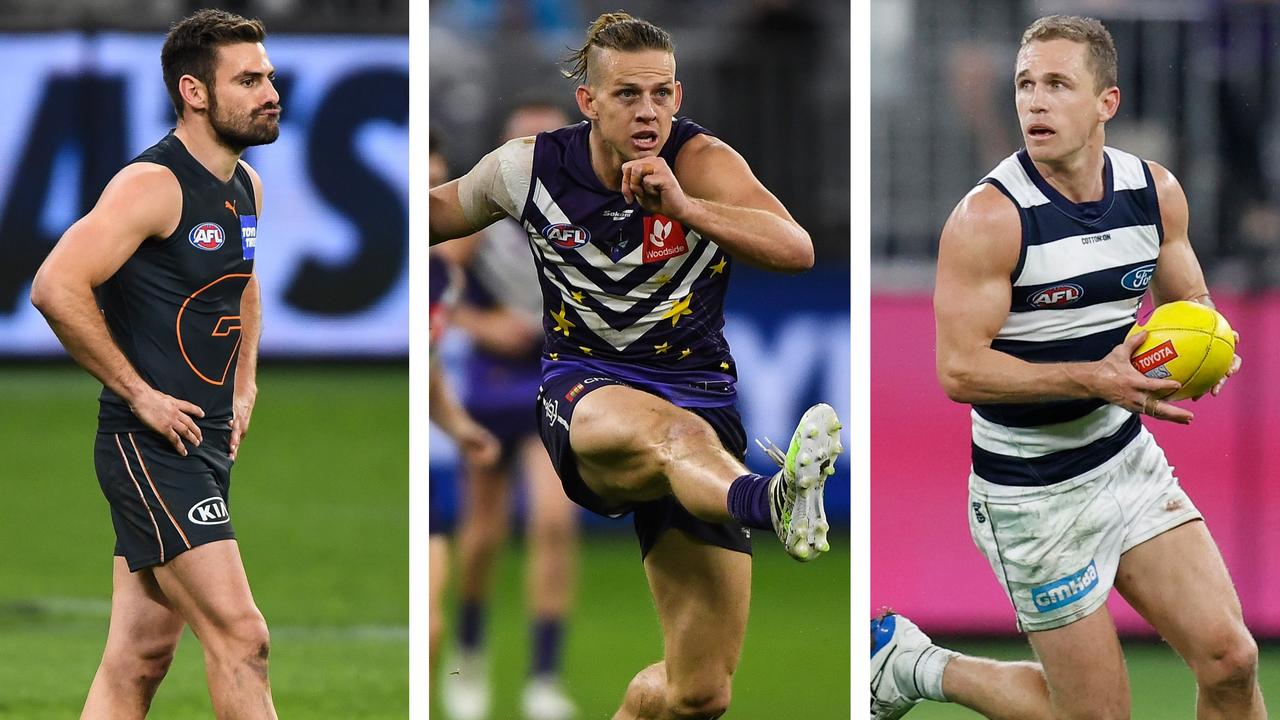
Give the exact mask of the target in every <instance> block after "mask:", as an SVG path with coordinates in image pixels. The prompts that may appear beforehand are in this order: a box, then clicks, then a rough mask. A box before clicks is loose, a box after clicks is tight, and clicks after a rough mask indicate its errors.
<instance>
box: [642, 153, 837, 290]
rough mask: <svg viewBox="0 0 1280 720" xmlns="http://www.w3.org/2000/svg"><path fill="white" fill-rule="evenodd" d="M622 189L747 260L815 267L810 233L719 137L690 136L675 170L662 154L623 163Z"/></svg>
mask: <svg viewBox="0 0 1280 720" xmlns="http://www.w3.org/2000/svg"><path fill="white" fill-rule="evenodd" d="M622 194H623V196H624V197H625V198H626V199H627V202H638V203H639V204H640V206H641V207H643V208H644V209H645V210H648V211H649V212H655V213H661V214H662V215H665V216H666V217H669V218H671V219H673V220H676V221H678V222H680V223H681V224H682V225H685V226H688V227H692V228H694V229H696V230H697V231H698V232H699V233H701V234H702V235H704V236H706V237H708V238H711V239H712V240H714V241H715V242H716V244H717V245H719V246H720V247H722V248H724V249H725V250H726V251H727V252H728V253H729V254H731V255H733V256H734V257H735V258H738V259H741V260H743V261H744V262H747V263H750V264H752V265H756V266H758V267H762V268H765V269H768V270H776V271H780V272H803V271H805V270H808V269H809V268H811V267H813V241H812V240H811V239H810V238H809V233H808V232H806V231H805V229H804V228H803V227H800V224H799V223H797V222H796V221H795V219H794V218H792V217H791V214H790V213H788V212H787V209H786V208H785V207H783V205H782V203H781V202H779V201H778V198H776V197H774V195H773V193H771V192H769V190H768V189H767V188H765V186H764V185H762V184H761V183H760V181H759V180H758V179H756V176H755V175H754V174H753V173H752V172H751V168H750V167H749V166H748V165H747V161H746V160H744V159H743V157H742V156H741V155H739V154H738V153H737V151H735V150H734V149H733V148H731V147H729V145H728V144H727V143H724V142H722V141H720V140H718V139H716V138H713V137H710V136H707V135H699V136H698V137H695V138H692V139H690V140H689V142H688V143H686V144H685V146H684V147H683V148H681V149H680V154H679V155H678V156H677V157H676V167H675V169H674V171H673V169H672V168H671V167H670V166H668V165H667V162H666V160H664V159H663V158H661V157H658V156H653V157H645V158H640V159H637V160H631V161H629V162H626V163H623V165H622Z"/></svg>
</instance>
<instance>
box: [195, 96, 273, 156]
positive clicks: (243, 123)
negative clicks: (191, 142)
mask: <svg viewBox="0 0 1280 720" xmlns="http://www.w3.org/2000/svg"><path fill="white" fill-rule="evenodd" d="M267 107H270V108H278V107H279V105H273V106H264V107H263V108H258V109H256V110H254V111H251V112H249V113H247V114H245V115H243V116H238V117H237V116H234V115H233V116H231V117H222V116H221V113H219V112H218V99H217V95H210V96H209V125H210V126H211V127H212V128H213V133H214V135H216V136H217V138H218V142H219V143H221V144H222V145H224V146H226V147H228V148H230V149H231V150H233V151H235V152H242V151H244V149H245V148H248V147H253V146H254V145H266V144H268V143H273V142H275V141H276V138H278V137H280V123H279V122H275V123H271V124H268V125H259V124H258V123H256V122H254V113H257V112H259V111H261V110H264V109H267Z"/></svg>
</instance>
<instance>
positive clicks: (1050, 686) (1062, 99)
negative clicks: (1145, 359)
mask: <svg viewBox="0 0 1280 720" xmlns="http://www.w3.org/2000/svg"><path fill="white" fill-rule="evenodd" d="M1013 80H1014V97H1015V100H1016V106H1017V111H1018V119H1019V121H1020V123H1021V126H1022V133H1023V139H1024V142H1025V144H1026V147H1025V149H1023V150H1020V151H1018V152H1017V153H1015V154H1013V155H1012V156H1010V157H1009V158H1008V159H1006V160H1005V161H1004V162H1002V163H1000V165H998V166H997V167H996V168H995V170H993V171H992V172H991V173H990V174H989V175H988V176H987V177H986V178H985V179H984V180H983V182H982V183H980V184H979V185H978V186H977V187H976V188H975V189H974V190H973V191H971V192H970V193H969V194H968V195H967V196H966V197H965V198H964V199H963V200H962V201H961V202H960V204H959V205H958V206H957V207H956V209H955V210H954V211H953V212H952V214H951V217H950V219H949V220H948V221H947V224H946V226H945V227H944V228H943V231H942V239H941V244H940V248H939V253H938V275H937V286H936V291H935V294H934V310H935V313H936V315H937V332H938V341H937V347H938V351H937V361H938V376H939V379H940V380H941V381H942V385H943V388H944V389H945V390H946V392H947V395H948V396H949V397H951V399H953V400H955V401H957V402H965V403H972V404H973V406H974V408H973V414H972V419H973V468H972V472H971V474H970V478H969V494H970V498H969V499H970V508H969V510H970V515H969V526H970V530H971V532H972V535H973V539H974V541H975V543H976V544H977V545H978V547H979V548H980V549H981V550H982V551H983V553H984V554H985V555H986V556H987V559H988V560H989V562H990V563H991V566H992V569H993V570H994V571H995V573H996V577H997V579H998V580H999V581H1000V583H1001V584H1002V585H1003V586H1004V588H1005V590H1006V593H1007V594H1008V596H1009V597H1010V599H1011V600H1012V603H1013V605H1014V608H1015V611H1016V614H1017V618H1018V624H1019V628H1020V629H1021V630H1023V631H1024V632H1026V633H1027V636H1028V638H1029V640H1030V642H1031V647H1032V648H1033V649H1034V650H1035V654H1036V657H1037V658H1038V660H1039V662H1021V663H1010V662H996V661H993V660H986V659H982V658H975V657H967V656H963V655H958V654H956V653H954V652H952V651H950V650H946V649H943V648H940V647H938V646H936V645H933V644H931V643H930V641H929V638H928V637H926V636H925V635H924V634H923V633H922V632H921V631H920V630H919V629H917V628H916V627H915V625H913V624H912V623H910V622H909V621H907V620H906V619H905V618H903V617H901V616H898V615H894V614H887V615H882V616H881V617H878V618H876V619H875V620H873V621H872V622H871V639H872V651H871V663H872V667H871V672H872V679H871V689H872V701H871V717H872V718H882V719H883V718H897V717H900V716H901V715H903V714H905V713H906V712H907V711H908V710H910V708H911V707H912V706H913V705H914V704H915V703H916V702H918V701H919V700H920V699H921V698H924V699H929V700H936V701H951V702H956V703H960V704H962V705H964V706H966V707H969V708H972V709H974V710H976V711H978V712H980V713H982V714H984V715H986V716H987V717H990V718H1018V719H1019V720H1026V719H1035V718H1086V717H1087V718H1128V717H1129V712H1130V697H1129V683H1128V675H1127V674H1126V671H1125V663H1124V655H1123V652H1122V651H1121V647H1120V642H1119V639H1118V637H1117V635H1116V629H1115V624H1114V622H1113V621H1112V618H1111V613H1110V611H1109V610H1108V609H1107V607H1106V604H1105V601H1106V598H1107V596H1108V595H1109V594H1110V591H1111V589H1112V587H1115V589H1117V590H1118V591H1119V592H1120V594H1121V595H1122V596H1124V598H1125V599H1126V600H1128V601H1129V603H1130V604H1131V605H1132V606H1133V607H1134V608H1135V609H1136V610H1137V611H1138V612H1139V613H1140V614H1141V615H1142V616H1143V617H1144V618H1146V619H1147V621H1149V622H1150V623H1151V624H1152V625H1153V626H1154V627H1155V628H1156V630H1157V631H1159V633H1160V635H1161V636H1162V637H1163V638H1164V639H1165V640H1166V641H1168V643H1169V644H1170V646H1172V647H1173V649H1174V650H1176V651H1177V652H1178V654H1179V655H1181V656H1182V658H1183V659H1184V660H1185V661H1186V662H1187V664H1188V665H1189V666H1190V667H1191V669H1192V671H1193V672H1194V674H1195V677H1196V684H1197V686H1198V689H1199V695H1198V701H1197V707H1196V714H1197V717H1199V718H1202V719H1207V718H1231V719H1232V720H1244V719H1249V718H1265V717H1266V709H1265V708H1264V707H1263V702H1262V693H1261V690H1260V689H1259V686H1258V681H1257V665H1258V656H1257V646H1256V644H1255V643H1254V640H1253V637H1252V636H1251V635H1250V634H1249V631H1248V629H1247V628H1246V627H1245V625H1244V621H1243V617H1242V613H1241V608H1240V602H1239V600H1238V599H1237V597H1236V593H1235V589H1234V587H1233V586H1232V583H1231V578H1230V577H1228V575H1227V569H1226V567H1225V565H1224V564H1223V562H1222V558H1221V556H1220V555H1219V553H1218V549H1217V546H1216V545H1215V544H1214V541H1213V538H1212V537H1210V535H1209V531H1208V529H1207V528H1206V527H1205V523H1204V522H1203V520H1202V519H1201V516H1200V513H1199V512H1198V511H1197V510H1196V508H1195V506H1194V505H1193V504H1192V503H1191V499H1190V498H1189V497H1187V495H1186V493H1185V492H1183V490H1182V489H1181V488H1180V487H1179V485H1178V482H1177V479H1176V478H1175V477H1174V476H1173V472H1172V468H1171V467H1170V466H1169V463H1168V461H1167V460H1166V459H1165V456H1164V453H1163V451H1161V449H1160V448H1159V446H1157V445H1156V444H1155V441H1154V439H1153V438H1152V436H1151V434H1150V433H1149V432H1148V431H1147V430H1146V429H1145V428H1144V427H1143V426H1142V423H1141V422H1140V421H1139V415H1142V414H1145V415H1149V416H1151V417H1152V418H1154V419H1157V420H1165V421H1170V422H1177V423H1189V422H1191V420H1192V413H1191V412H1190V411H1188V410H1186V409H1185V408H1181V407H1178V406H1176V405H1173V404H1171V403H1167V402H1164V401H1161V400H1158V399H1156V398H1157V396H1159V395H1160V394H1163V393H1164V392H1167V391H1169V390H1172V389H1174V388H1177V387H1178V383H1177V382H1176V381H1174V380H1171V379H1163V380H1161V379H1154V378H1149V377H1146V376H1144V375H1142V374H1141V373H1139V372H1138V371H1137V370H1135V369H1134V368H1133V366H1132V365H1131V364H1130V355H1131V354H1132V353H1133V350H1134V349H1135V348H1136V347H1138V345H1139V344H1140V343H1141V342H1142V341H1143V340H1144V339H1145V337H1146V333H1145V332H1144V333H1139V334H1137V335H1135V336H1133V337H1132V338H1129V339H1127V340H1126V339H1125V334H1126V333H1127V331H1128V330H1129V328H1130V327H1132V326H1133V323H1134V321H1135V319H1136V315H1137V312H1138V307H1139V305H1140V303H1141V299H1142V295H1143V293H1144V292H1145V291H1146V290H1148V289H1149V290H1150V292H1151V295H1152V299H1153V301H1154V302H1155V304H1156V305H1160V304H1163V303H1166V302H1172V301H1175V300H1191V301H1195V302H1200V303H1204V304H1206V305H1209V306H1211V307H1212V302H1211V301H1210V299H1209V291H1208V289H1207V287H1206V285H1205V281H1204V276H1203V274H1202V273H1201V270H1200V265H1199V263H1198V261H1197V260H1196V256H1195V253H1194V252H1193V251H1192V248H1191V244H1190V242H1189V240H1188V237H1187V200H1186V197H1185V195H1183V192H1182V188H1181V187H1180V186H1179V184H1178V181H1177V180H1176V179H1175V178H1174V177H1173V175H1172V174H1171V173H1170V172H1169V171H1168V170H1166V169H1165V168H1163V167H1161V166H1160V165H1158V164H1156V163H1154V162H1149V161H1143V160H1140V159H1138V158H1137V157H1134V156H1133V155H1130V154H1128V153H1125V152H1122V151H1119V150H1116V149H1114V148H1110V147H1106V146H1105V127H1106V123H1107V121H1108V120H1110V119H1111V118H1112V117H1114V116H1115V114H1116V110H1117V108H1118V107H1119V104H1120V90H1119V89H1118V88H1117V87H1116V52H1115V46H1114V44H1113V43H1112V40H1111V35H1110V34H1109V33H1108V32H1107V30H1106V28H1104V27H1103V26H1102V24H1101V23H1099V22H1098V21H1097V20H1093V19H1088V18H1079V17H1064V16H1050V17H1045V18H1041V19H1039V20H1037V21H1036V22H1035V23H1033V24H1032V25H1031V26H1030V27H1029V28H1028V29H1027V31H1026V32H1025V33H1024V35H1023V37H1022V44H1021V48H1020V50H1019V52H1018V56H1017V62H1016V66H1015V71H1014V77H1013ZM1148 284H1149V287H1148ZM1062 288H1070V290H1071V291H1070V292H1068V293H1066V294H1065V295H1064V294H1062V293H1054V292H1048V291H1049V290H1053V289H1062ZM1239 366H1240V361H1239V358H1236V359H1235V360H1234V362H1233V363H1232V368H1231V373H1234V372H1235V371H1236V370H1237V369H1238V368H1239ZM1228 374H1230V373H1228ZM1223 382H1225V378H1224V380H1223ZM1221 389H1222V384H1221V383H1219V384H1218V385H1217V386H1215V387H1214V388H1213V389H1212V391H1211V392H1212V393H1213V394H1214V395H1217V394H1218V392H1219V391H1220V390H1221Z"/></svg>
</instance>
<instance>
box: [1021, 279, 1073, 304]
mask: <svg viewBox="0 0 1280 720" xmlns="http://www.w3.org/2000/svg"><path fill="white" fill-rule="evenodd" d="M1083 295H1084V288H1082V287H1080V286H1079V285H1076V284H1075V283H1064V284H1062V285H1054V286H1053V287H1051V288H1045V289H1044V290H1037V291H1035V292H1033V293H1031V295H1030V296H1028V297H1027V304H1028V305H1031V306H1032V307H1038V308H1055V307H1063V306H1065V305H1070V304H1071V303H1073V302H1075V301H1077V300H1079V299H1080V298H1081V296H1083Z"/></svg>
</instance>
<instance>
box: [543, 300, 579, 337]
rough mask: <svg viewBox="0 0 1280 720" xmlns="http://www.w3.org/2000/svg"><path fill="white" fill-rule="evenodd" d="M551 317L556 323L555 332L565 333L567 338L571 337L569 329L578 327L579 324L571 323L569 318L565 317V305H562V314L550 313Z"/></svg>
mask: <svg viewBox="0 0 1280 720" xmlns="http://www.w3.org/2000/svg"><path fill="white" fill-rule="evenodd" d="M550 315H551V319H552V320H555V321H556V327H555V330H554V331H553V332H559V333H564V336H565V337H569V328H571V327H574V326H576V325H577V323H574V322H572V321H570V320H569V318H567V317H565V309H564V303H563V302H561V303H560V312H558V313H550Z"/></svg>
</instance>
